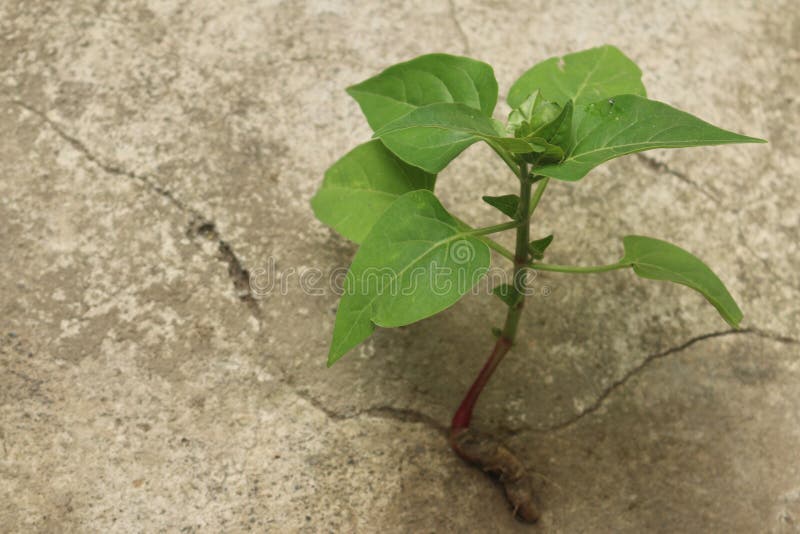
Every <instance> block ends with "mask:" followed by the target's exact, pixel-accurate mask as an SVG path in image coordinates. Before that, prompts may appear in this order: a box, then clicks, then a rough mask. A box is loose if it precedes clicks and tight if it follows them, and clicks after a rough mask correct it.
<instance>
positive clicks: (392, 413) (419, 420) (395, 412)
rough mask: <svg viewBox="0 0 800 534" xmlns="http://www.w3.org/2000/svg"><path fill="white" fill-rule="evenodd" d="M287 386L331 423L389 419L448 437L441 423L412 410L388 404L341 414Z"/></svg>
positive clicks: (314, 398) (304, 393) (302, 392)
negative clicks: (428, 429) (419, 425)
mask: <svg viewBox="0 0 800 534" xmlns="http://www.w3.org/2000/svg"><path fill="white" fill-rule="evenodd" d="M287 385H288V386H289V387H290V388H291V389H292V391H293V392H294V394H295V395H297V396H298V397H300V398H301V399H303V400H304V401H306V402H308V403H309V404H310V405H311V406H313V407H314V408H316V409H317V410H318V411H320V412H322V413H323V414H325V416H326V417H327V418H328V419H330V420H331V421H348V420H351V419H358V418H360V417H374V418H377V419H387V420H390V421H398V422H401V423H413V424H422V425H425V426H427V427H429V428H432V429H433V430H435V431H436V432H438V433H440V434H442V435H444V436H446V435H447V432H448V429H447V427H446V426H445V425H443V424H441V423H440V422H439V421H437V420H436V419H434V418H433V417H431V416H430V415H427V414H425V413H422V412H420V411H417V410H414V409H412V408H397V407H395V406H391V405H388V404H381V405H377V406H370V407H368V408H363V409H361V410H354V411H351V412H345V413H341V412H338V411H336V410H331V409H330V408H328V407H327V406H325V405H324V404H323V403H322V402H321V401H320V400H319V399H317V398H316V397H314V396H312V395H310V394H309V393H308V392H307V391H303V390H300V389H297V388H295V387H293V386H292V385H291V384H288V383H287Z"/></svg>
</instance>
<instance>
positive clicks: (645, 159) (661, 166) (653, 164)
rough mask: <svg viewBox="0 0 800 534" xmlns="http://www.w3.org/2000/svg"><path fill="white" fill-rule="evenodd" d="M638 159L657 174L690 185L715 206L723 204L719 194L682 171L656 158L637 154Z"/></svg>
mask: <svg viewBox="0 0 800 534" xmlns="http://www.w3.org/2000/svg"><path fill="white" fill-rule="evenodd" d="M636 157H637V158H638V159H639V161H641V162H642V163H644V164H645V165H646V166H647V167H649V168H650V169H652V170H654V171H656V172H663V173H666V174H669V175H670V176H674V177H675V178H677V179H678V180H680V181H681V182H683V183H685V184H687V185H689V186H691V187H694V188H695V189H697V190H698V191H700V192H701V193H702V194H703V195H705V196H706V197H708V198H709V199H711V200H712V201H713V202H714V203H715V204H718V205H721V204H722V201H721V200H720V198H719V197H718V196H717V194H716V193H715V192H713V191H711V190H710V189H709V188H707V187H704V186H702V185H700V184H698V183H697V182H695V181H694V180H692V179H691V178H689V176H688V175H687V174H686V173H683V172H680V171H676V170H674V169H672V168H671V167H670V166H669V165H667V164H666V163H664V162H663V161H659V160H657V159H656V158H654V157H652V156H648V155H646V154H636Z"/></svg>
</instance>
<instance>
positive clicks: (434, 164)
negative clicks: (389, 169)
mask: <svg viewBox="0 0 800 534" xmlns="http://www.w3.org/2000/svg"><path fill="white" fill-rule="evenodd" d="M375 137H378V138H380V139H381V141H383V143H384V144H385V145H386V146H387V148H389V150H391V151H392V152H394V153H395V154H397V156H398V157H399V158H400V159H402V160H403V161H405V162H406V163H409V164H411V165H414V166H415V167H419V168H421V169H423V170H425V171H428V172H430V173H434V174H436V173H438V172H439V171H441V170H442V169H444V168H445V167H446V166H447V164H448V163H450V161H452V160H453V159H454V158H455V157H456V156H458V155H459V154H460V153H461V152H463V151H464V150H465V149H466V148H467V147H468V146H470V145H472V144H473V143H475V142H477V141H486V142H487V143H489V145H491V146H492V147H493V148H496V149H499V150H505V151H507V152H510V153H512V154H525V153H529V152H544V151H545V150H546V149H547V147H546V146H545V145H542V144H539V143H538V142H537V141H536V140H523V139H516V138H514V137H500V136H498V134H497V131H496V129H495V126H494V123H493V122H492V120H491V119H490V118H489V117H486V116H485V115H482V114H481V113H480V112H479V111H476V110H474V109H472V108H470V107H467V106H465V105H463V104H431V105H430V106H425V107H422V108H417V109H415V110H414V111H412V112H411V113H409V114H407V115H404V116H403V117H400V118H399V119H397V120H395V121H393V122H391V123H389V124H387V125H386V126H384V127H383V128H381V129H380V130H378V131H377V132H375Z"/></svg>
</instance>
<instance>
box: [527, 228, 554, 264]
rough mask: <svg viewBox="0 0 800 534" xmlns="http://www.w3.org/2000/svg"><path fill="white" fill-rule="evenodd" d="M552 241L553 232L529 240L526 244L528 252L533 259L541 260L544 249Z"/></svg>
mask: <svg viewBox="0 0 800 534" xmlns="http://www.w3.org/2000/svg"><path fill="white" fill-rule="evenodd" d="M552 242H553V234H550V235H549V236H547V237H543V238H541V239H536V240H535V241H531V242H530V243H529V244H528V252H530V253H531V257H532V258H533V259H534V260H541V259H542V258H544V251H545V250H547V247H549V246H550V243H552Z"/></svg>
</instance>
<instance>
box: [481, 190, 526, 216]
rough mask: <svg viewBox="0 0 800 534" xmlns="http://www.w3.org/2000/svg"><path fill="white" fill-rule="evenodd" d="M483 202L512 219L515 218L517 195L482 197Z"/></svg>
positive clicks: (517, 202) (517, 203)
mask: <svg viewBox="0 0 800 534" xmlns="http://www.w3.org/2000/svg"><path fill="white" fill-rule="evenodd" d="M482 198H483V201H484V202H486V203H487V204H489V205H490V206H492V207H495V208H497V209H499V210H500V211H501V212H503V213H504V214H506V215H508V216H509V217H511V218H512V219H513V218H514V217H516V216H517V208H518V207H519V195H503V196H499V197H489V196H485V197H482Z"/></svg>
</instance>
